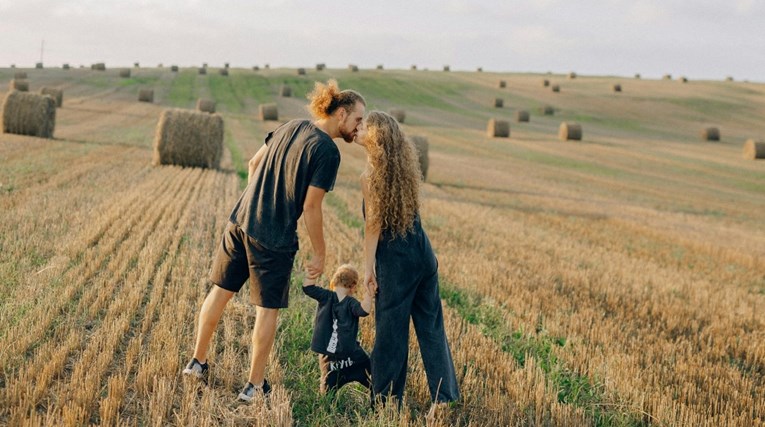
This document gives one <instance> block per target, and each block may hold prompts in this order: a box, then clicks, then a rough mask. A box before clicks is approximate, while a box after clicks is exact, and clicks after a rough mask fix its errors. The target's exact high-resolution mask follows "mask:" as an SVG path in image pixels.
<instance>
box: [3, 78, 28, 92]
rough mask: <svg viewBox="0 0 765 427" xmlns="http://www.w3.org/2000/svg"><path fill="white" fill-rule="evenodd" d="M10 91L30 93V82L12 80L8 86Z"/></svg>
mask: <svg viewBox="0 0 765 427" xmlns="http://www.w3.org/2000/svg"><path fill="white" fill-rule="evenodd" d="M8 90H9V91H11V90H17V91H19V92H29V82H28V81H26V80H20V79H19V80H17V79H12V80H11V82H10V83H9V84H8Z"/></svg>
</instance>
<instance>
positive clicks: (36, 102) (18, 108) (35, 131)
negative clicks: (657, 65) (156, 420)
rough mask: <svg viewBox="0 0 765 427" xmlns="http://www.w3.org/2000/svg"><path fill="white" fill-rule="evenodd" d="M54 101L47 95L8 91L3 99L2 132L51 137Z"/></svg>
mask: <svg viewBox="0 0 765 427" xmlns="http://www.w3.org/2000/svg"><path fill="white" fill-rule="evenodd" d="M55 127H56V101H55V100H54V99H53V97H51V96H48V95H39V94H36V93H25V92H19V91H17V90H12V91H10V92H8V94H7V95H6V96H5V100H3V132H5V133H14V134H17V135H30V136H37V137H40V138H53V129H54V128H55Z"/></svg>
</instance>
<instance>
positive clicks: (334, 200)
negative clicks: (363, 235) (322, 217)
mask: <svg viewBox="0 0 765 427" xmlns="http://www.w3.org/2000/svg"><path fill="white" fill-rule="evenodd" d="M324 199H325V200H326V201H327V205H329V206H330V207H331V208H332V209H334V210H335V214H336V215H337V216H338V218H340V221H342V222H343V223H344V224H345V225H347V226H348V227H349V228H351V229H355V230H359V231H361V230H363V229H364V221H363V220H362V219H361V218H359V217H358V216H356V215H354V214H353V213H351V211H350V210H349V209H348V205H347V204H346V203H345V202H344V201H343V200H341V199H340V198H339V197H337V196H336V195H335V194H334V193H332V192H329V193H327V195H326V196H324Z"/></svg>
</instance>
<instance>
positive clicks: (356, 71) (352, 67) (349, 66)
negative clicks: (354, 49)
mask: <svg viewBox="0 0 765 427" xmlns="http://www.w3.org/2000/svg"><path fill="white" fill-rule="evenodd" d="M348 69H349V70H351V71H352V72H354V73H358V72H359V66H358V65H353V64H350V65H348Z"/></svg>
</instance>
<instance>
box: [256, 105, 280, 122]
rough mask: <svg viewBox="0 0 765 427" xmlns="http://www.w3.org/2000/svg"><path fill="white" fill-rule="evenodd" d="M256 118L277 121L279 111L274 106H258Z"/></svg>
mask: <svg viewBox="0 0 765 427" xmlns="http://www.w3.org/2000/svg"><path fill="white" fill-rule="evenodd" d="M258 116H260V120H263V121H266V120H279V109H278V108H276V104H260V106H258Z"/></svg>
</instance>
